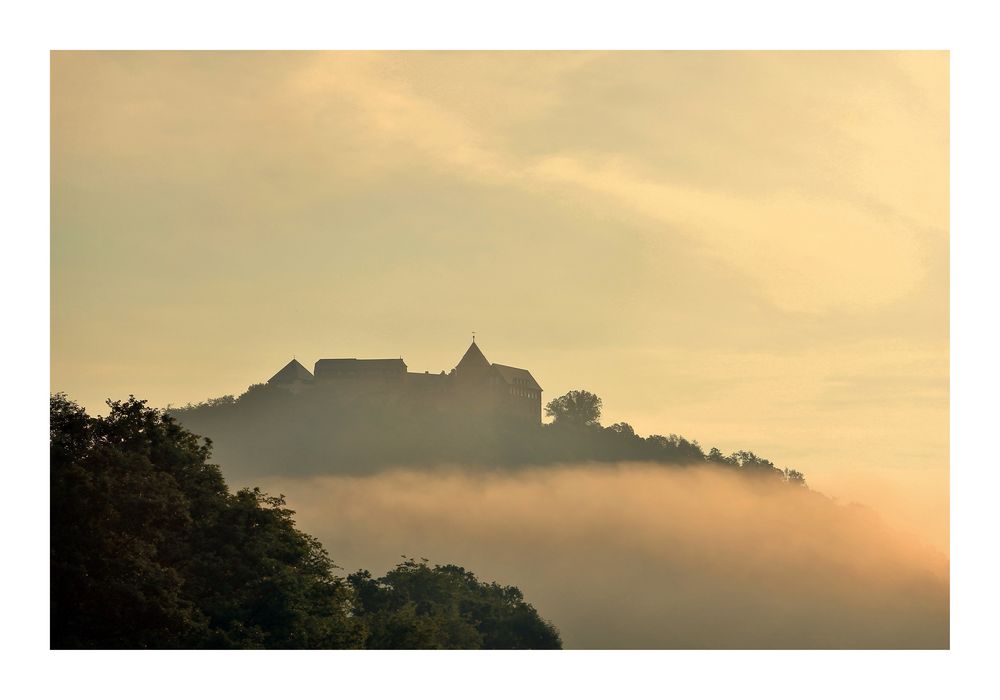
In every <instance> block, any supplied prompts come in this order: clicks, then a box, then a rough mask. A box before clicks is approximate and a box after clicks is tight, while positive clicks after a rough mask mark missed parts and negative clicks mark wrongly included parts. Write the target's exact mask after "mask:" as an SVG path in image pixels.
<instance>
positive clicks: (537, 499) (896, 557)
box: [261, 463, 949, 648]
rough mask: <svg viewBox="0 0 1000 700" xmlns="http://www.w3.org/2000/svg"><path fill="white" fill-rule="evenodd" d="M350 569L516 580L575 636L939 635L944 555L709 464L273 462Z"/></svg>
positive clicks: (856, 510) (733, 639) (773, 640)
mask: <svg viewBox="0 0 1000 700" xmlns="http://www.w3.org/2000/svg"><path fill="white" fill-rule="evenodd" d="M261 485H262V486H264V487H265V488H266V489H267V490H269V491H271V492H272V493H278V492H281V493H284V494H285V495H286V496H287V498H288V503H289V505H290V507H292V508H293V509H295V510H297V511H298V516H297V520H298V522H299V525H300V526H301V527H302V528H303V529H304V530H305V531H306V532H309V533H311V534H313V535H316V536H317V537H319V539H320V540H321V541H322V542H323V543H324V544H325V546H326V547H327V549H328V550H329V551H330V553H331V555H332V556H333V558H334V560H335V561H336V562H337V563H338V564H340V565H341V566H343V567H344V568H345V570H346V571H347V572H350V571H353V570H356V569H359V568H366V569H370V570H372V571H373V572H375V573H381V572H383V571H384V570H386V569H387V568H389V567H391V566H393V565H394V564H395V563H396V562H398V561H400V556H401V555H406V556H413V557H426V558H428V559H430V560H431V561H432V562H434V563H456V564H460V565H462V566H465V567H466V568H468V569H470V570H472V571H474V572H475V573H476V574H477V575H478V576H479V577H480V578H482V579H486V580H496V581H498V582H500V583H504V584H511V585H516V586H518V587H519V588H520V589H521V590H522V591H523V592H524V595H525V598H526V599H527V600H528V601H530V602H531V603H533V604H534V605H535V606H536V607H537V608H538V610H539V612H540V613H541V615H542V616H543V617H545V618H547V619H549V620H551V621H552V622H553V623H554V624H555V625H556V626H557V627H558V628H559V630H560V632H561V633H562V637H563V640H564V642H565V644H566V646H567V647H568V648H880V647H885V648H947V647H948V644H949V636H948V635H949V597H948V596H949V578H948V560H947V558H946V557H945V556H944V555H943V554H941V553H939V552H936V551H934V550H932V549H931V548H929V547H928V546H926V545H924V544H923V543H922V542H921V541H918V540H917V539H916V538H915V537H913V536H910V535H904V534H902V533H900V532H897V531H895V530H893V529H892V528H891V527H889V526H888V525H887V524H886V523H885V522H883V521H882V520H881V519H880V518H879V516H878V515H877V513H876V512H875V511H873V510H870V509H868V508H863V507H859V506H844V505H839V504H837V503H835V502H834V501H832V500H830V499H828V498H826V497H825V496H823V495H822V494H819V493H816V492H812V491H809V490H808V489H805V488H799V487H793V486H790V485H787V484H781V483H758V482H757V481H755V480H753V479H747V478H745V477H741V476H740V475H738V474H735V473H733V472H726V471H722V470H715V469H711V468H708V467H701V468H697V469H676V468H675V469H670V468H663V467H657V466H650V465H646V464H628V463H622V464H616V465H611V466H608V465H604V466H591V465H579V466H574V465H561V466H558V467H548V468H542V469H535V470H529V471H522V472H517V473H509V472H507V473H501V472H490V473H484V472H482V471H478V472H476V471H468V470H463V469H458V468H439V469H435V470H431V471H427V470H420V471H413V470H403V471H392V472H385V473H381V474H377V475H373V476H364V477H357V476H354V477H351V476H321V477H308V478H306V477H270V478H267V479H265V480H263V482H262V484H261Z"/></svg>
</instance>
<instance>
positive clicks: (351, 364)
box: [314, 357, 406, 374]
mask: <svg viewBox="0 0 1000 700" xmlns="http://www.w3.org/2000/svg"><path fill="white" fill-rule="evenodd" d="M314 370H315V371H316V373H317V374H318V373H319V372H321V371H322V372H323V373H327V372H405V371H406V363H405V362H403V361H402V360H401V359H399V358H393V359H390V360H359V359H357V358H356V357H342V358H333V359H325V360H316V365H315V367H314Z"/></svg>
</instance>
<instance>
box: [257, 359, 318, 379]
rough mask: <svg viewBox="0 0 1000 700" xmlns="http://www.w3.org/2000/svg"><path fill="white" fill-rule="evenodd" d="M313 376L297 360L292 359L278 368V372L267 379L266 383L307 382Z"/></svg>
mask: <svg viewBox="0 0 1000 700" xmlns="http://www.w3.org/2000/svg"><path fill="white" fill-rule="evenodd" d="M312 378H313V375H312V372H310V371H309V370H307V369H306V368H305V367H303V366H302V363H301V362H299V361H298V360H292V361H291V362H289V363H288V364H287V365H285V366H284V367H282V368H281V369H280V370H278V373H277V374H275V375H274V376H273V377H271V378H270V379H268V380H267V383H268V384H272V383H273V384H287V383H290V382H295V381H302V382H308V381H311V380H312Z"/></svg>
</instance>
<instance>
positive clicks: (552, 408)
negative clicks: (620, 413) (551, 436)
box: [545, 389, 601, 425]
mask: <svg viewBox="0 0 1000 700" xmlns="http://www.w3.org/2000/svg"><path fill="white" fill-rule="evenodd" d="M545 415H547V416H549V417H550V418H552V419H554V420H555V422H556V423H569V424H572V425H597V424H598V423H599V422H600V420H601V397H599V396H597V395H596V394H592V393H590V392H589V391H584V390H582V389H574V390H573V391H569V392H567V393H565V394H563V395H562V396H560V397H558V398H555V399H552V400H551V401H549V402H548V403H547V404H546V405H545Z"/></svg>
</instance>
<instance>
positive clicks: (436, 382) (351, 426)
mask: <svg viewBox="0 0 1000 700" xmlns="http://www.w3.org/2000/svg"><path fill="white" fill-rule="evenodd" d="M283 372H284V370H282V372H279V375H282V373H283ZM276 376H278V375H276ZM286 376H290V378H289V379H288V380H287V381H286V380H282V381H274V380H273V379H272V381H270V382H269V383H268V384H266V385H264V384H257V385H254V386H251V387H250V388H249V389H248V390H247V392H246V393H244V394H243V395H242V396H240V397H239V398H238V399H237V398H234V397H232V396H227V397H222V398H220V399H213V400H210V401H207V402H205V403H202V404H198V405H195V406H191V405H189V406H186V407H184V408H180V409H172V410H171V413H172V414H173V415H174V416H176V417H177V418H178V419H179V420H180V421H181V422H182V423H183V424H184V425H185V426H186V427H187V428H188V429H190V430H192V431H194V432H196V433H199V434H203V435H210V436H211V437H212V439H213V441H214V445H215V450H216V454H217V455H218V456H219V458H220V461H222V462H223V463H224V464H225V465H226V466H227V470H229V471H230V473H231V474H242V475H253V474H274V473H285V474H332V473H352V474H365V473H371V472H374V471H378V470H380V469H383V468H387V467H396V466H404V465H418V466H420V465H423V466H433V465H439V464H445V463H458V464H464V465H468V466H477V465H478V466H484V467H494V468H524V467H532V466H540V465H545V464H555V463H560V462H620V461H645V462H656V463H659V464H664V465H675V466H677V465H698V464H711V465H714V466H717V467H721V468H731V469H735V470H737V471H740V472H742V473H745V474H747V475H755V476H763V477H773V478H775V479H781V480H785V481H790V482H793V483H798V484H801V483H804V480H803V478H802V474H801V473H800V472H797V471H795V470H788V469H785V470H782V469H778V468H777V467H776V466H775V465H774V464H773V463H771V462H770V461H768V460H766V459H764V458H762V457H758V456H757V455H755V454H754V453H752V452H745V451H744V452H736V453H733V454H731V455H728V456H727V455H724V454H722V453H721V452H720V451H719V450H718V449H715V448H712V450H711V451H710V452H709V453H708V454H706V453H705V452H704V451H703V450H702V449H701V446H700V445H699V444H698V443H697V442H696V441H689V440H687V439H685V438H683V437H681V436H679V435H674V434H671V435H668V436H664V435H649V436H647V437H642V436H639V435H636V433H635V430H634V429H633V428H632V426H630V425H629V424H628V423H616V424H614V425H612V426H608V427H603V426H602V425H601V424H600V416H601V399H600V398H599V397H597V396H596V395H594V394H592V393H590V392H587V391H582V390H574V391H570V392H568V393H566V394H564V395H563V396H560V397H557V398H555V399H553V400H552V401H550V402H549V403H548V404H547V405H546V409H545V412H546V414H547V415H548V416H550V417H551V418H552V419H553V422H552V423H550V424H545V425H543V424H542V423H541V421H540V413H541V394H542V390H541V387H540V385H539V384H538V382H537V381H535V379H534V377H533V376H532V374H531V372H529V371H528V370H526V369H522V368H518V367H511V366H509V365H502V364H497V363H493V364H491V363H490V362H489V360H487V359H486V356H485V355H484V354H483V352H482V351H481V350H480V349H479V346H478V345H476V343H475V342H474V341H473V343H472V344H471V345H470V346H469V348H468V350H466V352H465V354H464V355H463V356H462V358H461V360H460V361H459V363H458V365H457V366H456V367H455V369H453V370H452V371H451V372H450V373H448V374H445V373H444V372H441V373H439V374H430V373H414V372H407V371H406V364H405V363H404V362H403V361H402V360H401V359H394V360H362V359H355V358H345V359H330V360H319V361H317V363H316V372H315V375H314V378H313V379H312V381H307V380H305V379H304V375H302V374H301V373H300V372H297V371H296V372H295V373H289V375H286Z"/></svg>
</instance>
